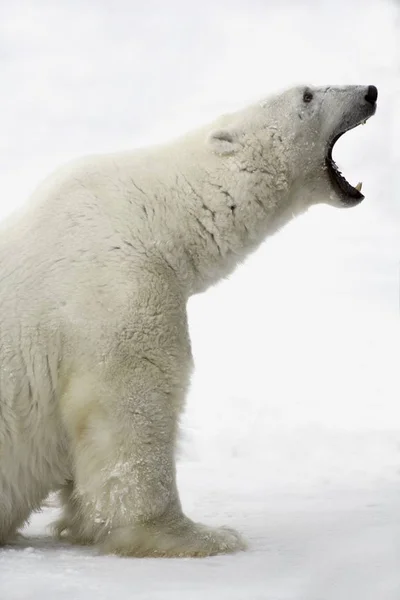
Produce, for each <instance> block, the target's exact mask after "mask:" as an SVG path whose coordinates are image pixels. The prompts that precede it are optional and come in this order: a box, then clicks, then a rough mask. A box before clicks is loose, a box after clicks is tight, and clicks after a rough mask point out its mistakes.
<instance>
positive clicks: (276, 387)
mask: <svg viewBox="0 0 400 600" xmlns="http://www.w3.org/2000/svg"><path fill="white" fill-rule="evenodd" d="M399 13H400V6H399V5H398V4H397V8H396V3H395V2H394V1H390V0H387V1H386V0H360V1H357V0H348V1H347V2H345V1H344V0H337V1H336V2H328V1H325V0H320V1H317V0H314V1H313V0H308V1H298V2H296V1H295V0H292V1H291V0H280V1H279V2H278V1H273V0H247V1H245V0H233V1H228V0H225V1H224V0H213V1H211V0H202V2H199V3H195V2H189V1H186V2H184V1H183V0H181V1H180V2H179V1H177V0H172V1H170V2H162V1H161V0H158V1H155V0H149V1H147V2H145V3H142V2H138V1H137V0H133V1H128V0H115V1H113V2H111V0H98V1H95V0H81V1H79V2H78V1H77V0H58V1H56V2H50V1H48V2H46V1H44V0H32V1H31V2H28V1H27V2H19V1H15V2H7V1H6V0H0V73H1V91H0V132H1V133H0V190H1V192H0V216H2V217H3V216H4V217H5V216H6V215H7V214H8V213H9V212H11V211H12V210H13V209H14V208H16V207H17V206H19V205H20V204H21V203H22V202H25V200H26V199H27V198H28V196H29V194H30V193H31V192H32V191H33V189H34V188H35V186H36V185H37V184H38V182H39V181H40V180H41V179H42V178H44V177H45V176H46V175H47V174H48V173H49V172H50V171H51V170H52V169H54V168H55V167H57V166H58V165H60V164H62V163H63V162H65V161H67V160H69V159H72V158H75V157H77V156H79V155H82V154H85V153H92V152H105V151H114V150H120V149H127V148H131V147H134V146H139V145H145V144H148V143H153V142H158V141H161V140H166V139H168V138H169V137H171V136H172V137H173V136H176V135H177V134H179V133H181V132H183V131H185V130H186V129H189V128H191V127H195V126H196V125H198V124H200V123H202V122H205V121H207V120H208V119H212V118H213V117H215V116H217V115H218V114H219V113H221V112H224V111H228V110H232V109H235V108H237V107H240V106H242V105H243V104H246V103H248V102H250V101H253V100H255V99H257V98H260V97H264V96H266V95H268V94H269V93H272V92H274V91H276V90H279V89H281V88H285V87H288V86H289V85H293V84H298V83H305V84H317V85H323V84H332V85H333V84H346V83H350V84H353V83H354V84H366V85H368V84H370V83H372V84H375V85H377V86H378V88H379V101H378V111H377V114H376V116H375V117H374V118H373V119H371V120H370V121H369V122H368V124H367V126H366V127H362V128H358V129H356V130H354V131H352V132H350V133H349V134H347V135H346V136H344V137H343V138H341V140H340V141H339V142H338V144H337V146H336V147H335V151H334V156H335V160H336V161H337V162H338V164H339V166H340V168H341V169H342V170H343V172H344V173H345V175H346V177H347V178H348V179H349V180H350V181H351V182H352V183H353V184H356V183H357V182H358V181H363V192H364V193H365V196H366V199H365V201H364V202H363V203H362V204H361V205H360V206H359V207H357V208H355V209H352V210H337V209H336V210H335V209H333V208H329V207H324V206H321V207H318V208H313V209H312V210H310V211H309V213H308V214H306V215H305V216H303V217H301V218H300V219H298V220H297V221H295V222H293V223H292V224H290V225H289V226H288V227H286V228H285V229H284V230H283V231H282V232H280V233H279V234H277V235H276V236H274V237H273V238H271V239H269V240H267V241H266V243H265V244H264V245H263V246H262V247H261V248H260V249H259V250H258V251H257V252H256V253H255V254H254V255H253V256H251V257H250V258H249V259H248V261H247V262H246V263H245V265H243V266H241V267H240V268H239V269H238V270H237V271H236V272H235V274H234V275H233V276H232V277H231V278H230V279H229V280H228V281H225V282H222V283H221V284H220V285H218V286H216V287H215V288H213V289H212V290H209V291H208V292H207V293H206V294H204V295H200V296H197V297H195V298H193V299H191V301H190V303H189V317H190V327H191V332H192V342H193V351H194V356H195V360H196V374H195V376H194V378H193V384H192V389H191V393H190V395H189V398H188V403H187V411H186V414H185V417H184V419H183V423H182V430H183V439H182V452H181V460H180V467H179V476H180V485H181V489H182V499H183V503H184V506H185V507H186V510H187V512H188V513H189V514H190V515H191V516H193V517H194V518H196V519H202V520H205V521H207V522H209V523H215V524H222V523H227V524H229V525H231V526H234V527H237V528H239V529H240V530H241V531H242V532H243V534H244V535H245V536H246V537H247V539H248V541H249V550H248V552H247V553H246V554H240V555H237V556H234V557H215V558H211V559H207V560H198V561H196V560H174V561H162V560H129V559H126V560H125V559H116V558H109V557H98V556H96V552H95V551H94V550H93V549H82V548H80V549H71V548H70V547H68V546H67V545H65V544H57V543H55V542H53V541H51V540H50V538H49V537H48V533H47V531H46V529H45V526H46V525H47V523H48V522H49V521H50V520H51V518H52V517H54V514H53V513H55V512H56V509H55V508H47V509H45V511H44V512H43V513H42V514H40V515H36V516H35V517H34V518H33V520H32V524H31V525H30V527H28V529H27V530H26V535H27V536H30V537H29V539H28V540H25V541H23V542H20V543H19V544H17V545H16V546H14V547H9V548H6V549H4V550H1V551H0V597H1V598H7V600H17V599H21V600H22V599H25V598H29V599H30V598H33V599H34V600H36V598H49V599H50V598H56V597H57V598H68V600H71V599H75V598H76V599H88V600H91V599H92V598H96V599H102V598H104V599H106V598H110V597H113V596H114V595H115V596H117V595H118V596H119V597H120V598H123V599H125V598H132V597H135V598H140V599H142V598H143V599H145V598H146V599H150V598H151V599H153V598H157V599H158V598H163V599H164V598H171V599H172V598H174V599H180V598H185V599H186V598H189V599H191V598H196V599H197V598H199V599H200V598H204V597H206V595H207V597H209V598H218V599H224V598H229V599H232V598H243V599H249V600H253V599H254V600H257V599H266V600H289V599H290V600H331V599H332V600H347V599H349V600H350V598H351V599H352V600H353V599H357V600H358V599H359V598H360V600H361V598H362V599H363V600H369V598H371V600H372V599H373V600H375V599H378V598H379V600H398V598H399V597H400V575H399V563H400V542H399V534H400V525H399V523H400V476H399V473H400V409H399V400H400V377H399V357H400V335H399V334H400V325H399V323H400V321H399V298H400V287H399V273H400V197H399V196H400V193H399V192H400V183H399V175H398V173H399V164H400V151H399V150H398V146H397V144H395V141H397V140H398V138H399V135H400V108H399V106H400V103H399V100H398V97H399V95H400V56H399V50H398V47H397V46H399V45H400V43H398V42H397V43H396V40H397V39H398V38H399V37H400V14H399Z"/></svg>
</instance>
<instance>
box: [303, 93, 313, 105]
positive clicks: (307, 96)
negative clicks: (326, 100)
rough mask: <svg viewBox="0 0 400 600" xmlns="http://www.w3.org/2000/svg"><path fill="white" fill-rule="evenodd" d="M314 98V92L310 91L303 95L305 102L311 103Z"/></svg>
mask: <svg viewBox="0 0 400 600" xmlns="http://www.w3.org/2000/svg"><path fill="white" fill-rule="evenodd" d="M313 98H314V95H313V93H312V92H310V90H305V92H304V94H303V102H307V103H308V102H311V100H312V99H313Z"/></svg>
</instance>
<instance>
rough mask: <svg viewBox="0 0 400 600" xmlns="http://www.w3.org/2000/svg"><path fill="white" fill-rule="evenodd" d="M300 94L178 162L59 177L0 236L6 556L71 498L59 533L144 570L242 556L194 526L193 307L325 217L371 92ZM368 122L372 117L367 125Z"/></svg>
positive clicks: (235, 543)
mask: <svg viewBox="0 0 400 600" xmlns="http://www.w3.org/2000/svg"><path fill="white" fill-rule="evenodd" d="M313 94H314V97H313V100H312V102H307V103H305V102H304V98H303V88H296V89H292V90H289V91H287V92H285V93H283V94H282V95H280V96H277V97H274V98H271V99H268V100H265V101H262V102H260V103H259V104H256V105H253V106H251V107H249V108H247V109H245V110H243V111H241V112H238V113H235V114H231V115H227V116H225V117H222V118H221V119H220V120H219V121H218V122H217V123H215V124H213V125H211V126H209V127H205V128H204V129H202V130H200V131H196V132H194V133H192V134H190V135H187V136H185V137H183V138H181V139H179V140H177V141H175V142H174V143H171V144H170V145H168V146H163V147H156V148H151V149H145V150H143V149H142V150H138V151H135V152H131V153H130V152H128V153H122V154H113V155H109V156H94V157H89V158H86V159H84V160H82V161H80V162H78V163H75V164H73V165H69V166H67V167H66V168H64V169H62V170H61V171H59V172H58V173H56V174H55V175H53V176H52V177H50V178H49V179H48V180H47V181H46V182H45V183H44V184H43V185H42V186H41V187H40V188H39V190H38V191H37V192H36V193H35V195H34V197H33V198H32V201H31V203H30V204H29V206H28V208H27V209H26V210H25V211H24V212H23V214H20V215H18V216H16V217H14V218H13V219H12V220H10V221H8V222H6V223H5V225H4V227H3V231H2V232H1V235H0V366H1V372H0V543H1V542H2V543H6V542H7V541H9V540H10V539H11V538H12V536H13V535H14V534H15V533H16V531H17V529H18V528H19V527H21V526H22V525H23V524H24V522H25V521H26V520H27V518H28V517H29V515H30V513H31V511H32V510H34V509H37V508H39V507H40V505H41V503H42V502H43V499H44V498H45V497H46V495H47V494H48V493H49V492H50V491H54V490H61V498H62V502H63V505H64V515H63V517H62V519H61V520H60V522H59V523H58V524H57V525H56V530H57V531H58V532H59V533H60V534H61V533H62V534H65V535H66V536H68V537H69V539H71V540H72V541H75V542H78V543H84V544H92V543H96V544H99V545H100V546H101V547H102V549H103V550H104V551H106V552H113V553H118V554H121V555H131V556H206V555H211V554H217V553H220V552H233V551H236V550H239V549H242V548H244V542H243V541H242V540H241V538H240V536H239V534H237V533H236V532H235V531H233V530H230V529H226V528H221V529H213V528H210V527H206V526H204V525H200V524H197V523H194V522H192V521H191V520H190V519H188V518H187V517H186V516H184V514H183V512H182V508H181V504H180V501H179V495H178V490H177V487H176V479H175V444H176V438H177V429H178V420H179V415H180V414H181V411H182V409H183V406H184V399H185V394H186V391H187V387H188V383H189V378H190V373H191V369H192V358H191V351H190V340H189V336H188V327H187V317H186V303H187V299H188V297H189V296H190V295H191V294H194V293H197V292H200V291H203V290H205V289H206V288H207V287H208V286H209V285H211V284H213V283H215V282H216V281H217V280H218V279H220V278H221V277H224V276H226V275H227V274H228V273H230V272H231V271H232V270H233V268H234V267H235V265H236V264H237V263H238V262H239V261H240V260H241V259H242V258H243V257H244V256H246V255H247V254H248V253H249V252H250V251H252V250H253V249H255V248H256V247H257V246H258V245H259V244H260V242H261V241H262V240H263V239H264V238H265V236H266V235H269V234H271V233H273V232H275V231H276V230H277V229H278V228H279V227H281V226H282V225H284V224H285V223H286V222H287V221H288V220H289V219H290V218H291V217H292V216H293V215H295V214H298V213H301V212H303V211H304V210H306V209H307V208H308V207H309V206H310V205H311V204H313V203H316V202H320V201H329V202H331V203H332V204H336V205H340V204H341V200H340V198H339V197H338V195H337V194H336V192H335V191H334V190H333V188H332V186H331V183H330V181H329V178H328V177H327V174H326V170H325V166H324V156H325V152H326V147H327V143H328V140H330V139H331V138H332V136H333V134H334V132H335V131H336V129H337V127H338V126H339V125H340V124H341V123H342V122H344V120H345V119H346V118H347V117H348V116H349V115H352V114H353V113H357V114H358V113H359V117H360V118H361V117H362V116H363V110H364V108H363V107H364V104H365V101H364V96H365V88H361V87H348V88H318V89H314V90H313ZM364 118H365V116H364Z"/></svg>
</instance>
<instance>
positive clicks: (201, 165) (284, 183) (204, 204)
mask: <svg viewBox="0 0 400 600" xmlns="http://www.w3.org/2000/svg"><path fill="white" fill-rule="evenodd" d="M186 158H188V159H189V160H185V161H177V163H176V164H178V165H179V169H178V170H176V171H175V182H174V185H175V194H174V202H173V203H171V205H170V209H171V211H172V212H173V214H171V215H170V218H169V219H167V220H168V221H169V222H173V223H174V224H175V228H176V234H177V240H176V242H177V245H179V251H178V253H177V254H175V253H176V251H177V248H176V246H174V243H173V242H171V245H172V247H173V248H171V245H170V246H167V245H165V246H164V251H165V255H164V256H165V259H166V260H167V262H168V264H169V265H170V266H172V267H173V268H174V269H175V270H176V271H177V273H178V275H184V279H185V281H186V287H187V290H188V295H191V294H193V293H199V292H202V291H204V290H205V289H207V288H208V287H209V286H211V285H213V284H215V283H216V282H218V281H219V280H220V279H222V278H224V277H226V276H227V275H229V274H230V273H232V271H233V270H234V269H235V267H236V265H237V264H238V263H239V262H242V261H243V259H244V258H245V257H246V256H247V255H249V254H250V253H251V252H253V251H254V250H255V249H257V248H258V247H259V246H260V244H261V243H262V242H263V241H264V239H265V238H266V237H268V236H269V235H273V234H274V233H275V232H276V231H277V230H279V229H280V228H282V227H283V226H284V225H285V224H286V223H288V222H289V221H290V220H291V219H292V218H293V216H295V215H296V214H299V213H300V212H302V211H303V210H304V208H303V207H300V206H296V203H295V202H294V201H293V197H292V193H291V190H290V187H289V183H288V182H289V177H288V174H287V173H285V172H284V171H283V170H281V171H278V172H276V171H272V170H271V171H269V172H267V171H266V170H262V171H258V170H256V171H253V170H250V169H249V168H247V166H246V165H245V164H239V163H237V162H236V161H235V160H234V159H232V160H229V159H227V160H226V161H225V162H224V164H223V166H222V165H221V163H218V167H217V168H216V167H215V166H214V165H213V161H212V160H210V159H209V158H208V157H207V155H205V156H199V155H198V154H196V155H193V157H190V156H189V157H186ZM188 163H189V166H188V168H187V169H186V170H185V169H182V168H181V165H182V164H183V165H185V164H188ZM220 165H221V166H222V168H221V166H220ZM177 219H178V220H177ZM169 233H171V232H170V229H169ZM167 235H168V232H167ZM178 238H179V241H178Z"/></svg>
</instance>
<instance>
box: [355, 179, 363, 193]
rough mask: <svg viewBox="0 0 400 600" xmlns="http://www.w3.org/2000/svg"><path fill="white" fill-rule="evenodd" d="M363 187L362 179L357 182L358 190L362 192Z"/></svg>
mask: <svg viewBox="0 0 400 600" xmlns="http://www.w3.org/2000/svg"><path fill="white" fill-rule="evenodd" d="M361 188H362V181H360V183H357V185H356V190H358V191H359V192H361Z"/></svg>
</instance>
